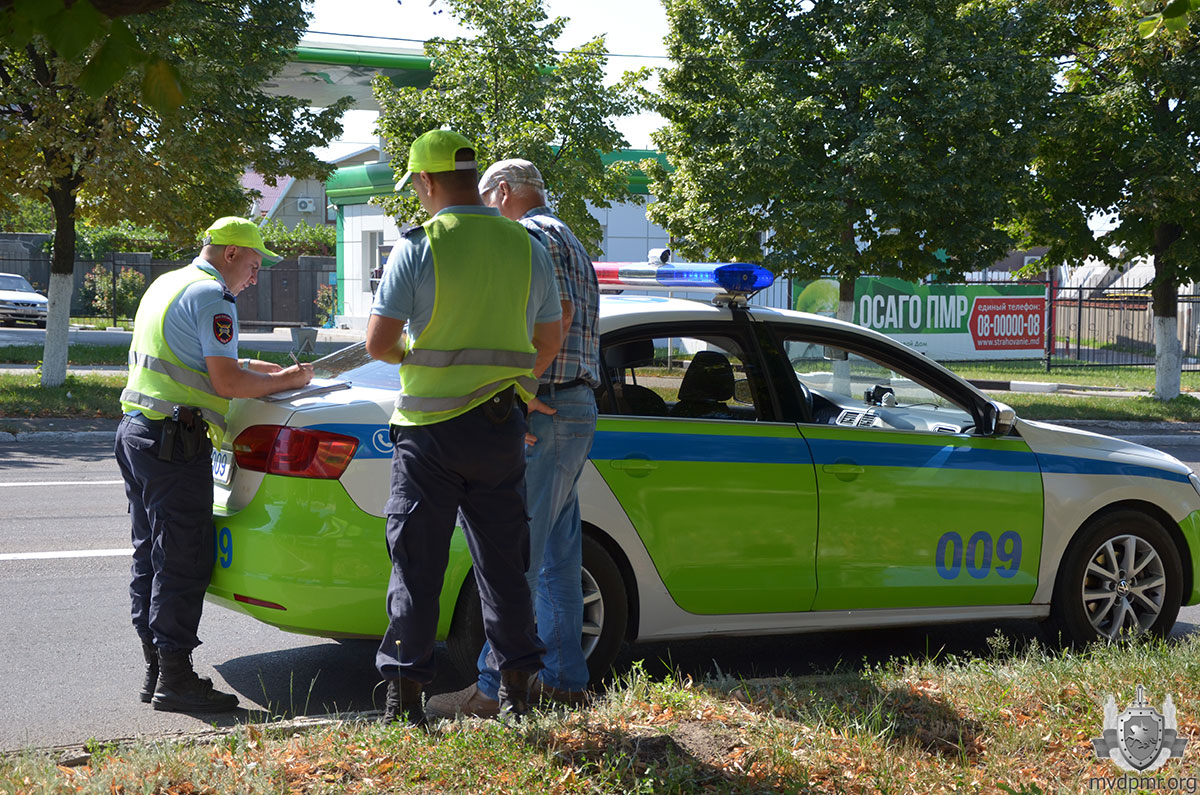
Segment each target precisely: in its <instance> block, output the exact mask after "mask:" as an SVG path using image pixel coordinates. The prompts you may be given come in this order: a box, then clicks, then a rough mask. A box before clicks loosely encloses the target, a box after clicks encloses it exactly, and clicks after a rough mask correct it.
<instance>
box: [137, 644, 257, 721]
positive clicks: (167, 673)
mask: <svg viewBox="0 0 1200 795" xmlns="http://www.w3.org/2000/svg"><path fill="white" fill-rule="evenodd" d="M237 705H238V700H237V696H235V695H233V694H231V693H222V692H221V691H219V690H216V689H214V688H213V683H212V680H210V679H209V678H208V677H204V676H196V672H195V671H193V670H192V653H191V652H190V651H163V650H162V649H159V650H158V687H157V688H156V689H155V691H154V697H153V698H152V699H151V700H150V706H152V707H154V708H155V709H157V710H162V711H164V712H229V711H230V710H234V709H237Z"/></svg>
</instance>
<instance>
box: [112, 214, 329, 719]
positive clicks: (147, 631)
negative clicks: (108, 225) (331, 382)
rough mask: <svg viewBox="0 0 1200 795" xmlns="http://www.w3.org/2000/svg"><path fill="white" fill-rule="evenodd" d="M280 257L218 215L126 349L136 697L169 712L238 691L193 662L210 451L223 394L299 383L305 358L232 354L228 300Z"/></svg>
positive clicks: (251, 227) (122, 440) (144, 306)
mask: <svg viewBox="0 0 1200 795" xmlns="http://www.w3.org/2000/svg"><path fill="white" fill-rule="evenodd" d="M278 259H279V257H278V256H277V255H275V254H273V253H272V252H270V251H268V250H267V248H266V246H265V245H264V244H263V240H262V236H261V235H260V234H259V231H258V227H257V226H256V225H255V224H254V223H253V222H251V221H247V220H246V219H244V218H221V219H220V220H218V221H217V222H216V223H214V224H213V225H212V227H210V228H209V229H208V231H207V232H206V233H205V238H204V248H203V250H202V251H201V252H200V256H199V257H197V258H196V259H195V260H193V261H192V262H191V264H189V265H186V266H184V267H182V268H179V269H178V270H174V271H171V272H170V273H166V274H164V275H162V276H160V277H159V278H158V279H155V280H154V283H153V284H151V285H150V288H149V289H148V290H147V291H146V294H145V295H144V296H143V297H142V301H141V304H139V306H138V311H137V316H136V317H135V319H134V325H133V342H132V344H131V345H130V346H129V381H128V383H127V385H126V387H125V389H124V391H122V392H121V408H122V410H123V411H124V412H125V414H124V416H123V417H122V419H121V424H120V425H119V426H118V428H117V441H116V456H117V463H118V465H119V466H120V468H121V476H122V477H123V478H124V479H125V493H126V495H127V496H128V497H129V514H130V518H131V520H132V535H133V567H132V572H131V575H132V576H131V582H130V585H129V593H130V597H131V599H132V614H133V626H134V628H135V629H136V630H137V633H138V635H139V636H140V637H141V639H142V652H143V654H144V655H145V659H146V679H145V683H144V684H143V686H142V691H141V699H142V701H147V702H150V703H151V705H152V706H153V707H154V708H155V709H160V710H168V711H173V712H220V711H225V710H230V709H234V708H235V707H236V706H237V697H236V696H234V695H231V694H228V693H221V692H218V691H217V690H214V689H213V686H212V682H211V681H210V680H209V679H207V678H201V677H198V676H197V675H196V674H195V672H194V671H193V670H192V659H191V655H192V649H194V648H195V647H196V646H199V645H200V639H199V638H198V637H197V635H196V632H197V629H198V627H199V625H200V612H201V609H202V607H203V604H204V591H205V589H206V588H207V587H208V581H209V578H210V576H211V575H212V565H213V524H212V501H213V480H212V464H211V460H210V459H211V454H212V449H213V445H214V444H217V445H219V444H220V442H221V438H222V436H223V435H224V433H225V414H226V412H227V411H228V409H229V399H230V398H235V397H261V396H263V395H269V394H271V393H273V392H279V391H281V390H286V389H295V388H297V387H302V386H304V385H305V384H307V383H308V382H309V381H310V380H311V379H312V366H311V365H307V364H303V365H294V366H292V367H288V368H282V367H280V366H279V365H277V364H272V363H270V362H263V361H258V360H256V359H239V358H238V354H237V328H238V323H237V307H236V306H235V304H234V297H235V296H236V295H237V294H238V293H240V292H241V291H242V290H243V289H245V288H246V287H247V286H248V285H251V284H254V283H255V282H256V281H257V277H258V269H259V268H260V267H261V266H262V265H263V264H264V262H265V263H266V264H268V265H270V264H273V263H274V262H275V261H276V260H278Z"/></svg>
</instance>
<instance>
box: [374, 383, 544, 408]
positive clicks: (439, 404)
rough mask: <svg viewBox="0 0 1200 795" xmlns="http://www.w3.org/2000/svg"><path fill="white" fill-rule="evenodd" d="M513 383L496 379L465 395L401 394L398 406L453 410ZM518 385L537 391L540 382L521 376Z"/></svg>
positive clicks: (530, 390)
mask: <svg viewBox="0 0 1200 795" xmlns="http://www.w3.org/2000/svg"><path fill="white" fill-rule="evenodd" d="M512 383H513V379H511V378H505V379H503V380H501V381H496V382H495V383H491V384H485V385H483V386H481V387H479V389H476V390H475V391H474V392H472V393H471V394H469V395H464V396H463V397H446V398H435V397H413V396H412V395H405V394H401V395H400V396H399V397H398V398H396V408H398V409H400V410H401V411H421V412H435V411H452V410H454V409H459V408H462V407H463V406H469V405H470V404H471V403H472V402H473V401H475V400H477V399H478V398H486V397H488V396H490V395H494V394H495V393H497V392H499V391H500V390H502V389H504V388H505V387H506V386H509V385H510V384H512ZM517 386H518V387H522V388H524V389H525V391H527V392H535V393H536V392H537V387H538V383H537V379H536V378H528V377H525V376H521V377H520V378H518V379H517Z"/></svg>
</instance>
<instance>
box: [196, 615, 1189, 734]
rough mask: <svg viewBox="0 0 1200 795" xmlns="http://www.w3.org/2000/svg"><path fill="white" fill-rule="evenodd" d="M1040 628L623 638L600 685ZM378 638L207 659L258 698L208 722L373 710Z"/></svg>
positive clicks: (1028, 636) (961, 652)
mask: <svg viewBox="0 0 1200 795" xmlns="http://www.w3.org/2000/svg"><path fill="white" fill-rule="evenodd" d="M1196 630H1197V626H1196V625H1195V624H1191V623H1186V622H1180V623H1179V624H1177V625H1176V627H1175V631H1174V632H1173V633H1172V638H1174V639H1176V640H1179V639H1182V638H1183V637H1185V636H1187V635H1189V634H1191V633H1193V632H1195V631H1196ZM998 632H999V633H1000V634H1001V635H1002V636H1003V638H1004V639H1005V640H1002V641H1001V642H1000V643H997V642H996V641H995V640H994V638H995V637H996V635H997V633H998ZM1039 633H1040V627H1039V625H1038V624H1036V623H1034V622H1030V621H1010V622H1003V623H996V624H988V623H980V624H966V625H950V626H933V627H913V628H904V629H881V630H878V629H877V630H855V631H846V632H822V633H815V634H801V635H774V636H767V637H730V638H707V639H703V640H688V641H673V642H671V643H644V644H638V645H634V646H629V645H626V646H625V648H624V649H623V650H622V652H621V654H620V655H619V657H618V658H617V660H616V663H615V664H614V666H613V670H612V674H611V675H610V677H609V678H608V679H607V680H606V683H605V684H611V683H612V682H614V681H618V682H619V681H620V679H621V678H622V677H624V676H627V675H628V674H629V672H630V670H631V669H632V668H633V667H634V665H635V663H637V664H640V667H641V669H642V670H644V671H645V672H646V674H648V675H650V676H651V677H654V678H656V679H660V678H664V677H670V676H680V677H687V676H690V677H692V678H693V679H695V680H697V681H703V680H704V679H705V678H707V677H711V676H719V675H724V676H729V677H733V678H737V679H755V678H760V677H780V676H808V675H814V674H829V673H838V674H843V675H845V674H850V675H853V674H855V673H858V672H861V671H864V670H866V669H868V668H871V667H873V666H875V665H876V664H879V663H885V662H887V661H888V660H891V659H895V658H900V659H903V658H912V659H915V660H927V659H943V658H945V657H948V656H967V657H971V656H996V655H1000V656H1003V655H1005V654H1008V653H1012V654H1016V653H1020V652H1021V650H1023V649H1025V648H1026V647H1027V646H1028V644H1029V643H1030V642H1031V641H1032V640H1033V639H1034V638H1039V640H1040V634H1039ZM376 645H377V644H376V642H375V641H367V640H359V641H343V642H340V643H339V642H332V641H320V642H315V643H314V644H313V645H311V646H305V647H300V648H294V649H285V650H280V651H277V652H268V653H264V654H254V655H248V656H245V657H238V658H234V659H231V660H228V661H226V662H224V663H220V664H218V665H216V666H215V668H216V669H217V671H219V672H220V674H221V676H222V677H223V678H224V679H225V681H226V682H227V683H228V684H229V686H230V687H232V688H233V689H234V690H235V691H236V692H237V693H238V695H239V696H240V697H241V698H242V701H243V704H244V705H245V704H248V703H251V702H252V703H253V704H255V705H260V706H254V707H251V708H250V709H248V710H247V711H244V712H242V713H240V714H231V715H228V716H222V717H218V718H217V720H216V723H217V724H218V725H233V724H236V723H241V722H244V721H246V720H250V721H264V720H275V719H280V718H291V717H296V716H323V715H344V714H348V713H358V712H364V711H370V710H378V709H381V708H382V704H383V688H382V687H381V686H379V682H380V678H379V675H378V673H377V672H376V670H375V649H376ZM1006 649H1011V650H1012V651H1006ZM436 655H437V669H438V676H437V678H436V679H435V680H434V682H433V683H432V684H431V685H430V686H429V687H428V688H426V695H427V696H429V695H433V694H436V693H444V692H447V691H450V690H456V689H458V688H461V687H465V686H466V685H468V684H470V683H471V681H472V680H471V679H470V678H466V677H464V676H463V675H462V674H460V673H458V672H456V671H455V670H454V669H453V668H452V667H451V665H450V661H449V657H448V656H447V655H446V653H445V649H444V647H442V646H441V645H439V646H438V650H437V652H436ZM264 712H265V713H266V714H265V716H264V714H263V713H264ZM209 717H211V716H206V719H208V718H209Z"/></svg>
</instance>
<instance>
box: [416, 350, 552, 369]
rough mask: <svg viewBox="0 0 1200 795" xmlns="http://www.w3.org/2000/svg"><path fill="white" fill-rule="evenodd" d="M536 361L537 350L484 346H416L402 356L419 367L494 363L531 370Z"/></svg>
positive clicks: (500, 365)
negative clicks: (454, 348) (452, 348)
mask: <svg viewBox="0 0 1200 795" xmlns="http://www.w3.org/2000/svg"><path fill="white" fill-rule="evenodd" d="M536 362H537V352H534V353H525V352H523V351H498V350H489V349H486V348H464V349H462V350H457V351H434V350H429V349H427V348H416V349H414V350H412V351H409V353H408V355H406V356H405V357H404V364H406V365H409V366H412V365H418V366H420V367H454V366H456V365H477V366H485V365H490V364H494V365H496V366H497V367H520V368H522V369H525V370H532V369H533V365H534V364H535V363H536Z"/></svg>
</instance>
